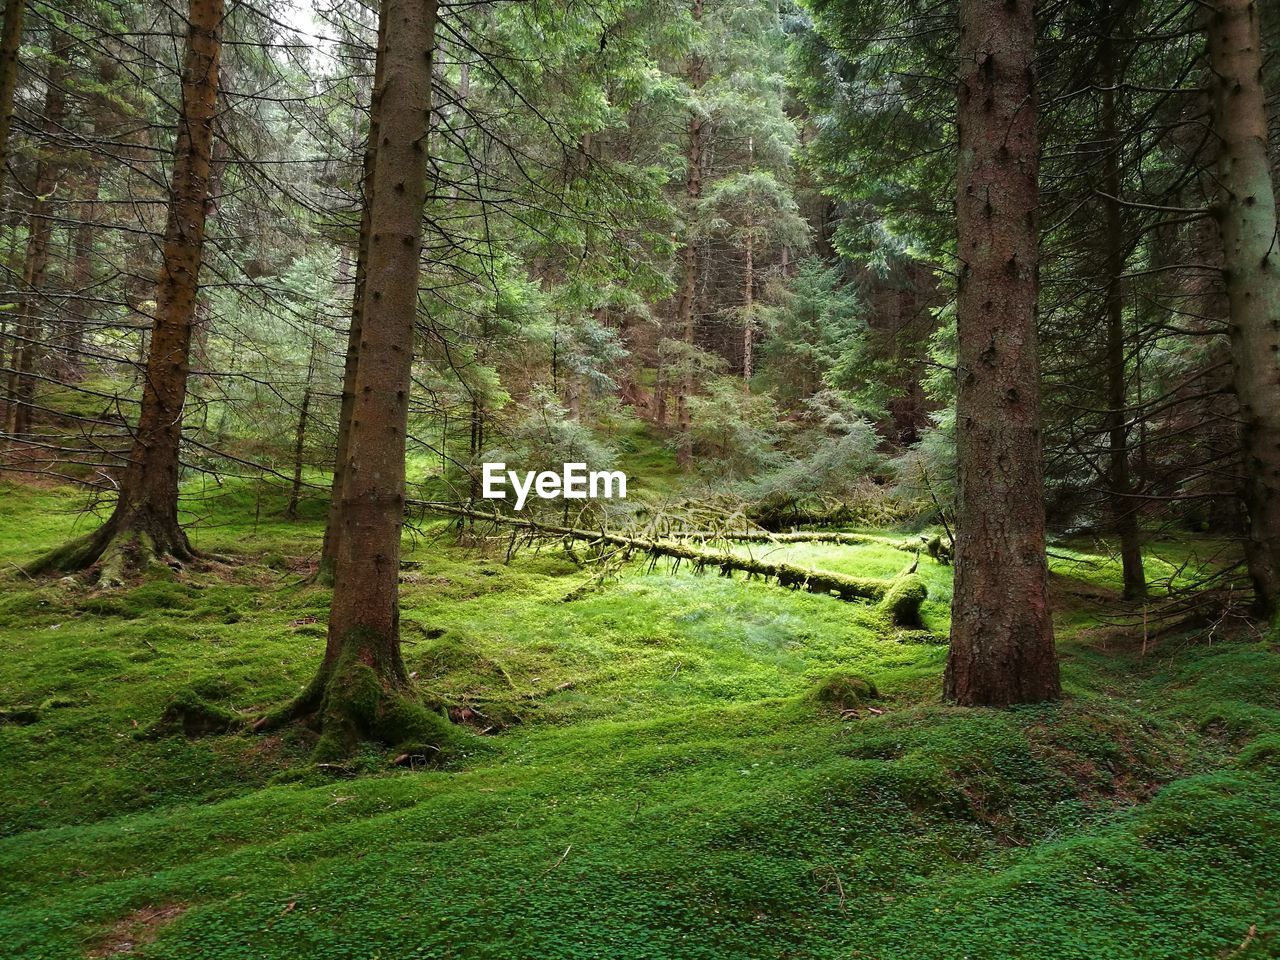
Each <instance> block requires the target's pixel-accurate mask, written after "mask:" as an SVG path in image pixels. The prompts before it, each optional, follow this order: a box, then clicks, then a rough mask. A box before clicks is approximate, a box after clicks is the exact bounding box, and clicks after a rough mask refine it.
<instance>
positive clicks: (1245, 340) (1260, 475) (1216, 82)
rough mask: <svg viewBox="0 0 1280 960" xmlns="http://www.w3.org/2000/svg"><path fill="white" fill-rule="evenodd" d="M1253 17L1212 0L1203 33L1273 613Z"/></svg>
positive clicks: (1250, 0) (1271, 450)
mask: <svg viewBox="0 0 1280 960" xmlns="http://www.w3.org/2000/svg"><path fill="white" fill-rule="evenodd" d="M1260 16H1261V11H1260V9H1259V5H1258V3H1257V2H1256V0H1219V2H1218V3H1217V4H1216V7H1215V9H1214V10H1213V12H1211V13H1210V14H1209V26H1208V41H1209V62H1210V68H1211V69H1210V79H1211V85H1212V89H1213V127H1214V131H1215V132H1216V133H1217V138H1218V144H1219V147H1218V151H1219V152H1218V169H1217V182H1218V185H1219V192H1218V199H1217V203H1216V204H1215V208H1214V214H1215V216H1216V219H1217V221H1218V227H1219V230H1220V232H1221V236H1222V249H1223V272H1224V275H1225V277H1226V287H1227V301H1228V309H1229V321H1228V329H1229V333H1230V339H1231V365H1232V372H1233V376H1234V380H1235V388H1236V395H1237V397H1238V398H1239V401H1240V418H1241V439H1242V446H1243V450H1244V469H1245V506H1246V508H1247V510H1248V513H1249V535H1248V540H1247V541H1246V543H1245V555H1246V558H1247V560H1248V564H1249V575H1250V578H1251V579H1252V580H1253V587H1254V593H1255V597H1256V602H1257V608H1258V612H1259V613H1260V614H1261V615H1262V616H1264V617H1267V618H1273V617H1275V616H1276V613H1277V609H1278V606H1280V320H1278V319H1277V318H1278V317H1280V255H1278V254H1277V252H1276V249H1275V244H1276V203H1275V193H1274V191H1273V184H1272V179H1271V165H1270V162H1269V161H1268V157H1267V112H1266V98H1265V95H1264V93H1263V89H1262V49H1261V47H1262V42H1261V36H1260V29H1259V18H1260Z"/></svg>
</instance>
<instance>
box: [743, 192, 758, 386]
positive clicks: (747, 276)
mask: <svg viewBox="0 0 1280 960" xmlns="http://www.w3.org/2000/svg"><path fill="white" fill-rule="evenodd" d="M752 229H753V224H752V222H751V214H750V213H748V214H747V243H746V251H745V256H744V261H745V262H744V263H743V265H742V273H743V277H742V388H743V389H744V390H748V391H749V390H750V389H751V377H752V375H753V374H754V373H755V338H756V328H755V322H756V319H755V309H756V269H755V266H756V257H755V254H756V251H755V243H754V242H753V240H752V236H751V231H752Z"/></svg>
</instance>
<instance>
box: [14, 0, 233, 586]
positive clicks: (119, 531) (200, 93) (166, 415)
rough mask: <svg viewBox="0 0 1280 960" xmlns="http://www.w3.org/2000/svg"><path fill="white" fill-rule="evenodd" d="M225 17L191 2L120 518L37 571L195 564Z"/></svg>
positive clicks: (112, 576)
mask: <svg viewBox="0 0 1280 960" xmlns="http://www.w3.org/2000/svg"><path fill="white" fill-rule="evenodd" d="M222 17H223V3H222V0H191V2H190V6H189V8H188V23H187V37H186V50H185V60H184V66H183V71H182V114H181V116H180V117H179V118H178V127H177V139H176V143H175V146H174V159H173V185H172V187H171V190H170V197H169V219H168V224H167V226H166V228H165V240H164V262H163V265H162V267H161V269H160V276H159V278H158V280H157V282H156V307H155V316H154V319H153V321H152V326H151V338H150V340H151V342H150V347H149V350H148V354H147V365H146V381H145V383H144V385H143V392H142V410H141V413H140V415H139V419H138V426H137V430H136V432H135V433H134V438H133V446H132V448H131V450H130V453H129V462H128V464H127V465H126V466H125V469H124V473H123V476H122V477H121V480H120V492H119V496H118V499H117V501H116V507H115V511H114V512H113V513H112V515H111V519H109V520H108V521H107V522H106V523H105V524H104V525H103V526H102V527H101V528H99V529H98V530H97V531H95V532H94V533H92V534H90V535H89V536H87V537H85V538H82V539H81V540H78V541H73V542H72V543H70V544H68V545H66V546H64V547H62V548H60V549H58V550H55V551H54V552H53V553H51V554H48V555H46V556H45V557H44V558H42V559H41V560H38V561H36V563H35V564H34V565H33V569H35V570H49V569H60V570H70V569H77V568H82V567H85V566H88V565H90V564H93V563H95V562H97V560H98V559H99V558H103V570H102V579H103V581H104V582H114V581H116V580H118V578H119V576H120V574H121V572H122V570H123V568H125V567H135V566H142V565H144V564H145V563H147V562H149V561H150V560H152V559H153V558H155V557H169V558H173V559H176V560H186V559H190V558H191V557H192V556H193V552H192V550H191V545H190V543H189V542H188V541H187V535H186V533H185V532H184V531H183V529H182V527H181V526H179V524H178V469H179V447H180V444H181V440H182V413H183V405H184V404H185V402H186V395H187V373H188V367H189V360H190V350H191V329H192V325H193V323H194V320H195V315H196V296H197V293H198V291H199V274H200V263H201V258H202V255H203V251H204V229H205V208H206V200H207V199H208V196H209V177H210V161H211V156H212V148H213V121H214V113H215V109H216V101H217V90H218V62H219V58H220V54H221V38H220V34H221V30H222ZM104 554H105V557H104Z"/></svg>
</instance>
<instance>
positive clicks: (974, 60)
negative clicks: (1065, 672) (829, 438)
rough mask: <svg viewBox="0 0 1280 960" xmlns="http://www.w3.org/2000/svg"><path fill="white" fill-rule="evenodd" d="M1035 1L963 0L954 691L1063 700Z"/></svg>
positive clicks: (969, 696)
mask: <svg viewBox="0 0 1280 960" xmlns="http://www.w3.org/2000/svg"><path fill="white" fill-rule="evenodd" d="M1034 19H1035V18H1034V15H1033V13H1032V0H961V4H960V85H959V96H958V123H957V125H958V128H959V137H960V150H959V170H958V177H957V204H956V214H957V226H958V230H959V245H958V257H959V277H958V303H957V311H958V312H957V323H958V342H959V356H958V370H957V377H956V380H957V398H956V445H957V454H958V461H959V463H958V467H959V506H958V512H957V531H956V557H955V567H956V578H955V593H954V599H953V602H952V608H951V609H952V621H951V623H952V625H951V648H950V651H949V653H948V657H947V670H946V677H945V682H944V695H945V696H946V697H947V699H949V700H954V701H955V702H957V703H960V704H963V705H967V706H973V705H992V706H1003V705H1007V704H1013V703H1027V702H1035V701H1040V700H1047V699H1051V698H1054V697H1057V696H1058V695H1059V693H1060V689H1059V681H1058V664H1057V660H1056V658H1055V655H1054V646H1053V623H1052V620H1051V618H1050V612H1049V595H1048V594H1049V591H1048V573H1047V569H1046V562H1045V515H1044V500H1043V489H1044V488H1043V466H1042V463H1041V453H1040V451H1041V426H1040V370H1039V362H1038V358H1037V353H1036V350H1037V344H1036V294H1037V286H1038V284H1037V275H1036V274H1037V249H1036V244H1037V230H1038V224H1037V217H1036V208H1037V202H1038V196H1037V174H1038V165H1039V138H1038V135H1037V131H1036V113H1037V111H1036V99H1035V77H1034V67H1033V60H1034V53H1035V23H1034Z"/></svg>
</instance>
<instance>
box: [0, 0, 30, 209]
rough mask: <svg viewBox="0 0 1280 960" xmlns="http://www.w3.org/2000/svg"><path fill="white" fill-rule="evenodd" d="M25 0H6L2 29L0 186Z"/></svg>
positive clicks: (6, 159) (1, 185) (0, 186)
mask: <svg viewBox="0 0 1280 960" xmlns="http://www.w3.org/2000/svg"><path fill="white" fill-rule="evenodd" d="M26 6H27V4H26V0H6V2H5V5H4V27H3V32H2V33H0V190H3V188H4V178H5V173H6V171H7V169H8V164H9V126H10V121H11V120H12V119H13V94H14V92H15V91H16V90H17V89H18V51H19V50H20V49H21V48H22V14H23V12H24V11H25V10H26Z"/></svg>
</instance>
